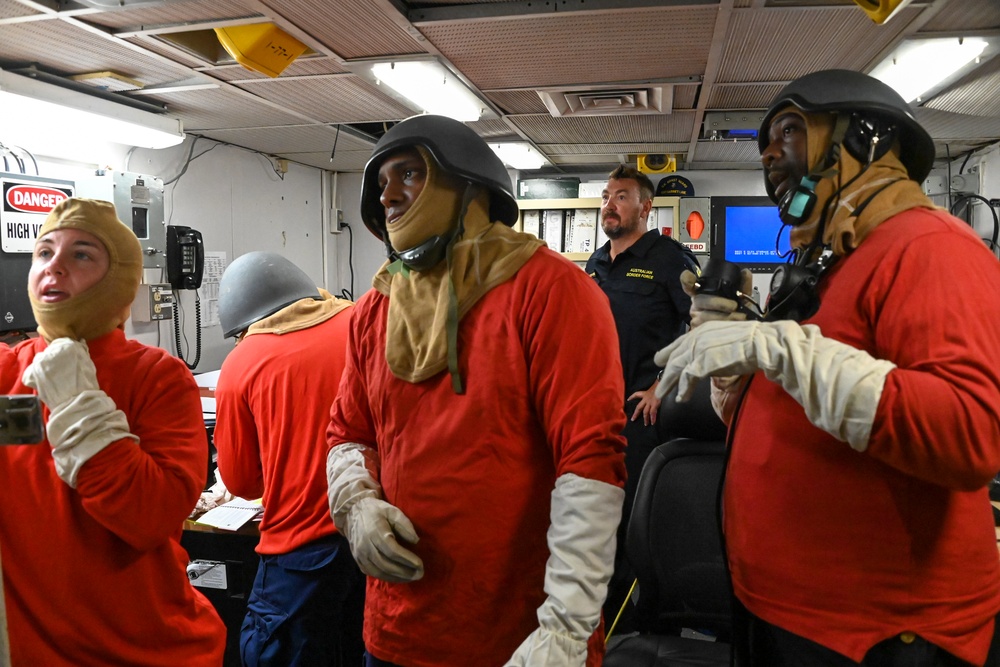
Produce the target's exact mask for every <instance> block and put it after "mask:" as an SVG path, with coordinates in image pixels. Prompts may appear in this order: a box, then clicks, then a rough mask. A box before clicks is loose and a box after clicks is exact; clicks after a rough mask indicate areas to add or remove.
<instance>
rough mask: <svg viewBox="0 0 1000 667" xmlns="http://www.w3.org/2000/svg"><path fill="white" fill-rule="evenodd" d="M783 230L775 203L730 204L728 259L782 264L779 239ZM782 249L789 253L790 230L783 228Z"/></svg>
mask: <svg viewBox="0 0 1000 667" xmlns="http://www.w3.org/2000/svg"><path fill="white" fill-rule="evenodd" d="M779 230H781V218H779V217H778V208H777V207H776V206H774V205H771V206H727V207H726V248H725V259H726V261H728V262H736V263H739V264H781V263H784V262H785V259H784V258H782V257H780V256H779V254H778V252H775V245H776V244H775V239H777V238H778V232H779ZM777 247H778V251H779V252H780V253H782V254H784V253H787V252H788V250H789V248H790V246H789V241H788V230H787V229H785V230H783V231H781V238H780V241H779V242H778V244H777Z"/></svg>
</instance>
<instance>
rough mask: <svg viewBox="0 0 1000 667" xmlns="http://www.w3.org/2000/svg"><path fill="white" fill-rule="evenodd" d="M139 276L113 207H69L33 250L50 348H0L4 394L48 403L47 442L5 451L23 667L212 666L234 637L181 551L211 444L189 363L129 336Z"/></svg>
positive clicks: (59, 209)
mask: <svg viewBox="0 0 1000 667" xmlns="http://www.w3.org/2000/svg"><path fill="white" fill-rule="evenodd" d="M141 275H142V251H141V248H140V246H139V242H138V239H136V237H135V234H133V233H132V231H131V230H130V229H129V228H128V227H126V226H125V225H124V224H123V223H122V222H121V221H120V220H119V219H118V217H117V215H116V213H115V208H114V206H113V205H111V204H110V203H108V202H102V201H95V200H88V199H67V200H65V201H63V202H62V203H60V204H59V205H57V206H56V207H55V208H54V209H53V210H52V212H51V213H50V214H49V217H48V218H47V219H46V221H45V223H44V224H43V225H42V228H41V230H40V232H39V235H38V240H37V241H36V242H35V249H34V253H33V256H32V265H31V271H30V273H29V277H28V289H29V296H30V298H31V304H32V308H33V310H34V314H35V319H36V320H37V322H38V325H39V326H38V332H39V334H40V337H39V338H33V339H30V340H27V341H24V342H22V343H20V344H18V345H17V346H16V347H14V348H9V347H7V346H6V345H0V394H31V393H35V392H37V394H38V397H39V398H40V399H41V401H42V403H43V404H44V407H43V417H44V419H45V424H46V432H47V435H46V437H45V439H44V440H43V442H41V443H39V444H31V445H11V446H4V447H0V479H2V480H4V483H3V484H0V507H3V512H0V552H2V554H3V588H4V593H5V603H6V611H7V623H8V630H9V635H10V654H11V660H12V664H15V665H45V666H46V667H60V666H66V667H70V666H72V667H83V666H88V665H93V666H94V667H98V666H102V667H103V666H106V665H111V664H119V665H133V666H135V665H143V666H149V667H153V666H160V665H162V666H163V667H176V666H177V665H185V666H186V667H201V666H203V667H217V666H218V665H220V664H221V663H222V654H223V650H224V646H225V626H224V625H223V624H222V621H221V620H220V619H219V617H218V615H217V614H216V613H215V610H214V609H213V608H212V605H211V604H210V603H209V602H208V601H207V600H206V599H205V598H204V597H203V596H202V595H201V593H199V592H197V591H196V590H195V589H194V587H192V586H191V584H190V582H189V580H188V577H187V574H186V571H185V570H186V564H187V560H188V558H187V554H186V553H185V551H184V549H182V548H181V546H180V536H181V530H182V525H183V522H184V519H185V517H186V516H187V515H188V513H189V512H190V511H191V508H192V507H194V504H195V502H196V501H197V499H198V494H199V493H200V491H201V489H202V488H204V483H205V466H204V462H205V459H206V457H207V456H208V450H207V447H208V443H207V440H206V437H205V429H204V425H203V423H202V417H201V404H200V401H199V398H198V389H197V387H196V385H195V383H194V379H193V378H192V376H191V373H190V372H189V371H188V370H187V369H186V368H185V367H184V364H183V363H182V362H181V361H180V360H179V359H176V358H174V357H171V356H170V355H169V354H167V353H166V352H165V351H163V350H161V349H159V348H153V347H148V346H146V345H142V344H141V343H138V342H135V341H132V340H127V339H126V338H125V333H124V330H123V325H124V322H125V320H126V319H128V314H129V307H130V304H131V302H132V300H133V299H134V297H135V294H136V291H137V289H138V287H139V281H140V278H141Z"/></svg>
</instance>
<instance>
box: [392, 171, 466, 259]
mask: <svg viewBox="0 0 1000 667" xmlns="http://www.w3.org/2000/svg"><path fill="white" fill-rule="evenodd" d="M475 191H476V188H475V187H473V184H472V183H470V182H466V185H465V192H464V193H463V194H462V207H461V209H460V210H459V214H458V221H457V222H456V224H455V225H454V226H453V227H452V228H451V231H450V232H449V233H448V234H446V235H444V236H442V235H438V234H435V235H434V236H431V237H430V238H428V239H426V240H425V241H423V242H422V243H419V244H417V245H415V246H413V247H412V248H407V249H406V250H398V251H397V250H395V249H394V248H393V247H392V243H390V242H389V231H388V229H387V230H385V231H384V232H383V234H382V241H383V242H384V243H385V250H386V254H387V255H388V256H389V259H391V260H393V261H394V262H400V263H401V264H402V265H403V266H404V267H406V269H408V270H410V271H428V270H430V269H433V268H434V267H435V266H437V265H438V264H439V263H440V262H441V260H443V259H445V257H446V256H447V254H448V248H449V247H451V245H452V244H453V243H454V242H455V241H456V240H458V239H459V238H460V237H461V236H462V234H463V233H464V232H465V213H466V211H468V210H469V204H470V203H471V202H472V199H473V197H474V196H475Z"/></svg>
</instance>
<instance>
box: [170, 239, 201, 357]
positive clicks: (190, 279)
mask: <svg viewBox="0 0 1000 667" xmlns="http://www.w3.org/2000/svg"><path fill="white" fill-rule="evenodd" d="M204 271H205V246H204V244H203V242H202V239H201V232H199V231H198V230H196V229H191V228H190V227H183V226H181V225H167V282H168V283H170V287H172V288H173V289H174V290H181V289H185V290H196V289H198V288H199V287H201V278H202V274H203V273H204ZM174 303H175V304H176V306H175V307H174V349H176V350H177V356H178V357H180V359H181V360H182V361H183V362H184V363H185V364H186V365H187V367H188V368H190V369H191V370H194V369H195V367H196V366H197V365H198V362H199V361H200V360H201V299H200V298H199V297H198V294H197V292H196V293H195V300H194V319H195V356H194V361H193V362H189V361H188V360H187V359H185V358H184V355H183V354H182V353H181V325H180V314H181V313H180V308H181V300H180V295H179V294H177V293H176V292H174Z"/></svg>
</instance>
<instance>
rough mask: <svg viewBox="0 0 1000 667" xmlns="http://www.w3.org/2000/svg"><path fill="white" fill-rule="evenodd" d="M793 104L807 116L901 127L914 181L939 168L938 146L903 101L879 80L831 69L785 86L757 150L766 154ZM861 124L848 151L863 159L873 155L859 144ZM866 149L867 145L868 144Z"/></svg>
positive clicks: (904, 158)
mask: <svg viewBox="0 0 1000 667" xmlns="http://www.w3.org/2000/svg"><path fill="white" fill-rule="evenodd" d="M789 104H792V105H794V106H796V107H798V108H799V109H801V110H802V111H805V112H807V113H810V112H834V113H836V112H845V113H855V114H860V115H868V116H873V117H879V118H882V119H885V120H886V121H888V122H890V123H892V124H894V125H895V130H896V131H898V133H899V146H900V156H899V158H900V161H901V162H902V163H903V165H905V166H906V170H907V172H908V173H909V175H910V178H911V179H913V180H915V181H917V182H918V183H921V182H923V180H924V179H925V178H927V175H928V174H929V173H930V172H931V167H932V166H933V165H934V140H933V139H931V136H930V135H929V134H928V133H927V130H925V129H924V128H923V127H922V126H921V125H920V123H918V122H917V119H916V118H914V116H913V111H912V110H911V109H910V106H909V105H908V104H907V103H906V100H904V99H903V98H902V97H900V95H899V94H898V93H897V92H896V91H895V90H893V89H892V88H890V87H889V86H887V85H886V84H884V83H882V82H881V81H879V80H878V79H876V78H874V77H871V76H868V75H867V74H862V73H861V72H855V71H852V70H845V69H829V70H821V71H819V72H813V73H812V74H806V75H805V76H802V77H799V78H798V79H795V80H794V81H792V82H791V83H789V84H788V85H787V86H785V87H784V88H783V89H782V90H781V92H780V93H778V96H777V97H775V98H774V101H773V102H771V106H770V107H769V108H768V110H767V113H766V114H765V115H764V120H763V121H762V122H761V124H760V131H759V133H758V134H757V145H758V146H759V148H760V152H761V153H763V152H764V150H765V149H766V148H767V145H768V131H769V130H770V127H771V120H772V119H773V118H774V116H775V114H776V113H778V111H780V110H781V109H783V108H784V107H786V106H788V105H789ZM857 131H858V124H857V123H855V122H852V125H851V127H849V128H848V130H847V135H846V136H845V137H844V145H845V147H846V148H847V149H848V150H849V151H851V153H852V154H853V155H855V157H858V159H865V158H863V157H860V156H859V155H858V152H862V151H863V150H867V148H861V146H860V145H852V142H858V144H861V143H862V142H860V141H858V137H857V136H856V135H857ZM865 146H867V144H866V143H865Z"/></svg>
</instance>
